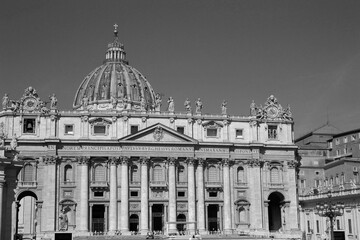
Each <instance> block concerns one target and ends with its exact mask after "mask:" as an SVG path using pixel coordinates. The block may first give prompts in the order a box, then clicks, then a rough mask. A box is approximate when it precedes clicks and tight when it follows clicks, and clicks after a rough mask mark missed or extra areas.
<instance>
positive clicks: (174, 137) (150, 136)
mask: <svg viewBox="0 0 360 240" xmlns="http://www.w3.org/2000/svg"><path fill="white" fill-rule="evenodd" d="M119 141H120V142H142V143H144V142H146V143H176V144H182V143H183V144H197V143H198V141H197V140H195V139H193V138H191V137H189V136H186V135H184V134H182V133H179V132H177V131H175V130H174V129H171V128H169V127H167V126H165V125H163V124H161V123H157V124H154V125H152V126H150V127H147V128H145V129H142V130H141V131H139V132H137V133H134V134H131V135H128V136H125V137H123V138H121V139H119Z"/></svg>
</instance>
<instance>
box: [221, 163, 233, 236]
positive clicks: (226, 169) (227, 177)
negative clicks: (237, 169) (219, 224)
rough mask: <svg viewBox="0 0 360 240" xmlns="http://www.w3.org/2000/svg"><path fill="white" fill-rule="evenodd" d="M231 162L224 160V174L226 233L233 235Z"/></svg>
mask: <svg viewBox="0 0 360 240" xmlns="http://www.w3.org/2000/svg"><path fill="white" fill-rule="evenodd" d="M229 164H230V161H229V159H223V174H224V211H223V216H224V217H223V222H224V233H225V234H229V233H232V229H231V225H232V224H231V199H230V194H231V193H230V167H229Z"/></svg>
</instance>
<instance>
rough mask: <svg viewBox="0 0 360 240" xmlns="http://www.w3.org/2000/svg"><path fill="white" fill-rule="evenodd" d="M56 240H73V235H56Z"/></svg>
mask: <svg viewBox="0 0 360 240" xmlns="http://www.w3.org/2000/svg"><path fill="white" fill-rule="evenodd" d="M55 240H72V233H55Z"/></svg>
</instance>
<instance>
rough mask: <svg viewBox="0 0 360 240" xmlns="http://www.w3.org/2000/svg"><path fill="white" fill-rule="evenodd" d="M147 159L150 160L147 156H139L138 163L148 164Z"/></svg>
mask: <svg viewBox="0 0 360 240" xmlns="http://www.w3.org/2000/svg"><path fill="white" fill-rule="evenodd" d="M149 161H150V158H149V157H140V163H141V164H142V165H148V164H149Z"/></svg>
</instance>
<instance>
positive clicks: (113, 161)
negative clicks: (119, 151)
mask: <svg viewBox="0 0 360 240" xmlns="http://www.w3.org/2000/svg"><path fill="white" fill-rule="evenodd" d="M108 162H109V164H110V165H115V166H116V165H118V164H119V158H117V157H110V158H109V161H108Z"/></svg>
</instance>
